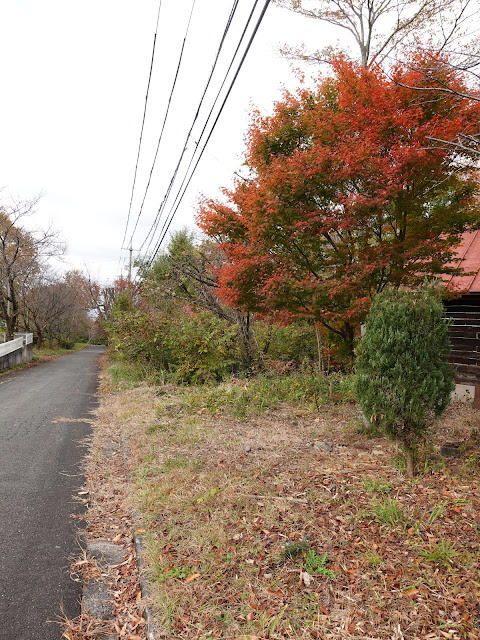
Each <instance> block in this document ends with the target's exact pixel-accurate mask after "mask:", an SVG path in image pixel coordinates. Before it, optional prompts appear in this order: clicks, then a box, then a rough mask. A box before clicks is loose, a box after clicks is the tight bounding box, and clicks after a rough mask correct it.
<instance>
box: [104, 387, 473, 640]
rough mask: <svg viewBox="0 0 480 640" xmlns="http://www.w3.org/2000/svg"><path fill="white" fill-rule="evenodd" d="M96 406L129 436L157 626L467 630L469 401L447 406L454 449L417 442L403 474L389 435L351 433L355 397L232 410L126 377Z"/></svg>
mask: <svg viewBox="0 0 480 640" xmlns="http://www.w3.org/2000/svg"><path fill="white" fill-rule="evenodd" d="M102 412H103V414H102V415H103V416H105V419H108V421H109V422H110V423H114V424H116V425H118V426H121V429H122V431H123V433H124V435H125V437H126V440H127V442H128V450H129V472H130V478H131V480H130V486H129V489H128V493H129V496H130V509H133V508H134V507H135V508H137V509H138V510H139V511H140V512H141V514H142V519H143V525H142V526H143V528H144V529H145V531H146V540H147V547H148V550H147V562H148V565H149V579H150V585H151V602H152V605H153V606H154V609H155V612H156V615H157V619H158V622H159V623H160V624H161V627H162V628H163V629H164V636H165V637H175V638H183V639H185V640H187V639H188V640H194V639H197V640H200V639H202V640H208V639H214V638H215V639H216V638H223V639H230V638H231V639H234V638H250V639H254V638H278V639H280V638H296V639H297V638H298V639H300V638H302V639H303V638H305V639H306V638H321V639H325V640H326V639H327V638H328V639H336V640H340V639H342V640H346V639H349V638H357V639H359V638H362V639H364V640H365V639H368V638H375V639H378V640H380V639H389V640H391V639H393V640H401V639H402V638H404V639H405V640H406V639H407V638H408V640H416V639H422V640H423V639H425V640H436V639H440V638H442V639H443V638H450V639H452V640H460V639H463V638H468V639H474V638H480V606H479V596H480V573H479V570H480V564H479V546H478V544H479V538H480V534H479V531H480V529H479V527H480V500H479V486H478V478H479V475H480V463H479V459H480V450H479V449H478V442H477V441H475V440H474V438H472V436H471V434H472V431H473V432H474V430H475V429H477V430H478V429H479V427H480V421H479V416H478V413H477V412H475V411H474V410H473V409H471V408H470V407H464V406H461V405H455V406H452V407H451V409H450V410H449V413H448V415H447V417H446V418H445V420H444V424H443V427H442V430H441V437H440V440H441V441H443V442H445V441H452V440H463V441H465V442H467V443H469V445H470V447H469V448H468V449H467V453H466V458H465V459H464V460H454V459H449V460H445V461H443V460H442V459H441V457H439V456H438V454H436V453H435V451H425V452H423V458H422V461H421V470H422V473H421V474H420V475H419V476H418V477H417V478H415V479H414V480H413V481H411V482H408V481H406V479H405V478H404V476H403V474H402V473H401V471H399V470H398V469H397V468H396V467H395V466H394V464H393V461H392V445H391V444H389V443H387V442H386V441H385V440H384V439H383V438H374V439H369V438H367V437H366V436H364V435H361V434H360V433H359V427H360V425H361V422H360V420H359V417H358V410H357V408H356V406H355V405H353V404H338V405H336V404H329V405H325V406H324V407H322V408H321V409H320V411H319V412H317V413H312V412H311V411H308V410H306V409H299V408H289V407H283V408H282V409H277V410H274V411H269V412H266V413H264V414H261V415H257V416H255V415H251V416H249V417H247V418H245V419H238V418H235V417H232V416H231V415H228V414H227V413H220V414H218V415H215V416H212V415H211V413H210V412H209V411H207V410H206V409H205V407H204V406H201V403H200V405H199V409H198V410H195V409H192V405H191V402H189V397H188V393H187V394H186V395H185V392H184V391H182V390H178V389H176V388H175V387H171V386H169V387H162V388H159V387H147V386H138V387H136V388H133V389H132V388H123V389H122V390H120V391H118V390H117V391H113V392H111V393H110V394H108V395H106V396H104V399H103V403H102ZM107 417H108V418H107ZM473 435H475V432H474V433H473ZM315 442H317V444H318V443H319V442H321V443H323V444H322V445H321V446H322V447H323V449H322V448H315V447H314V446H312V445H313V444H314V443H315ZM438 444H439V442H437V445H438ZM324 445H325V446H324ZM324 449H327V450H324ZM329 449H331V450H329ZM99 490H100V488H99ZM121 490H122V491H123V488H122V489H121ZM100 495H101V494H100ZM101 502H102V501H101V498H100V502H99V504H101ZM109 508H110V507H109ZM122 508H124V507H122ZM325 554H327V555H326V556H325ZM322 558H323V560H324V565H323V569H322V566H321V562H317V561H318V560H319V559H322Z"/></svg>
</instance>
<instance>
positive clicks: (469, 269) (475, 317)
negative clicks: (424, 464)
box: [444, 230, 480, 408]
mask: <svg viewBox="0 0 480 640" xmlns="http://www.w3.org/2000/svg"><path fill="white" fill-rule="evenodd" d="M456 253H457V257H458V258H460V262H459V263H458V266H459V267H461V268H462V269H463V271H464V273H465V274H468V275H462V276H449V277H448V278H444V280H445V281H446V282H448V283H449V285H450V287H452V288H453V289H455V290H456V291H457V292H458V294H460V295H459V297H456V298H454V299H452V300H447V301H445V311H446V315H447V316H448V317H449V318H451V321H452V324H451V325H450V328H449V334H450V344H451V352H450V362H452V364H454V365H455V368H456V381H457V384H462V385H467V386H471V387H475V389H474V390H472V391H473V392H474V398H475V406H477V407H478V408H480V230H478V231H470V232H468V233H465V234H464V236H463V241H462V243H461V244H460V246H459V247H458V249H457V252H456Z"/></svg>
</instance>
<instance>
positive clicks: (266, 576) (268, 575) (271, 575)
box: [263, 573, 273, 579]
mask: <svg viewBox="0 0 480 640" xmlns="http://www.w3.org/2000/svg"><path fill="white" fill-rule="evenodd" d="M263 577H264V578H267V579H268V578H272V577H273V573H264V574H263Z"/></svg>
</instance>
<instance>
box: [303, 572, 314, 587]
mask: <svg viewBox="0 0 480 640" xmlns="http://www.w3.org/2000/svg"><path fill="white" fill-rule="evenodd" d="M300 578H301V579H302V582H303V584H304V585H305V586H306V587H309V586H310V585H311V584H312V580H313V576H311V575H310V574H309V573H308V571H302V572H301V574H300Z"/></svg>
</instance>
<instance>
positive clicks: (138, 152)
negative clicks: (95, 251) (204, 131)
mask: <svg viewBox="0 0 480 640" xmlns="http://www.w3.org/2000/svg"><path fill="white" fill-rule="evenodd" d="M161 7H162V0H159V3H158V12H157V23H156V25H155V35H154V36H153V46H152V58H151V61H150V71H149V74H148V83H147V93H146V96H145V106H144V108H143V118H142V126H141V129H140V139H139V141H138V151H137V160H136V163H135V172H134V174H133V184H132V193H131V196H130V205H129V207H128V215H127V224H126V225H125V233H124V234H123V240H122V245H123V244H124V242H125V238H126V237H127V231H128V224H129V222H130V215H131V212H132V202H133V192H134V191H135V184H136V181H137V171H138V162H139V159H140V149H141V147H142V139H143V130H144V128H145V117H146V114H147V104H148V95H149V92H150V82H151V79H152V70H153V61H154V59H155V47H156V44H157V32H158V23H159V21H160V9H161ZM119 264H120V262H119Z"/></svg>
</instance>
